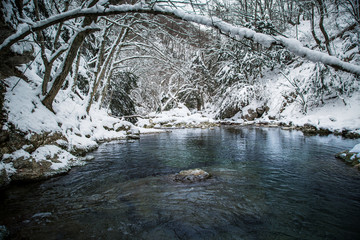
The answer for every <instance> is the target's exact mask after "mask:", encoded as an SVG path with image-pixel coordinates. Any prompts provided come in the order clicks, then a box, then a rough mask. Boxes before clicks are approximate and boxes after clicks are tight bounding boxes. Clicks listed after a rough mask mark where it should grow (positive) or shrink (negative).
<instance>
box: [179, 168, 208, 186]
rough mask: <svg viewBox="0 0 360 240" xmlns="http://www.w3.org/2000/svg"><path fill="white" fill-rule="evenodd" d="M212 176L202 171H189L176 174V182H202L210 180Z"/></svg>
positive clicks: (197, 169)
mask: <svg viewBox="0 0 360 240" xmlns="http://www.w3.org/2000/svg"><path fill="white" fill-rule="evenodd" d="M210 176H211V175H210V174H209V173H208V172H205V171H204V170H202V169H199V168H195V169H188V170H183V171H180V172H179V173H177V174H175V176H174V181H176V182H183V183H193V182H201V181H204V180H206V179H208V178H210Z"/></svg>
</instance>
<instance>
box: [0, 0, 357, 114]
mask: <svg viewBox="0 0 360 240" xmlns="http://www.w3.org/2000/svg"><path fill="white" fill-rule="evenodd" d="M112 4H114V5H120V6H121V4H135V1H132V2H128V1H96V0H93V1H75V0H74V1H70V0H69V1H56V0H54V1H43V0H35V1H11V0H8V1H3V8H2V11H4V12H3V19H2V22H3V26H4V27H3V28H5V26H6V28H7V29H9V30H8V31H7V32H6V31H4V32H6V33H7V34H8V35H10V34H11V33H12V31H11V29H13V30H19V29H20V28H25V27H26V26H27V27H30V29H31V27H32V25H35V24H36V23H37V22H41V21H43V22H45V21H47V20H48V19H50V18H51V16H55V15H59V14H61V13H63V12H71V11H72V10H74V9H77V8H81V9H87V8H88V9H89V8H91V7H93V6H95V5H99V6H100V5H101V6H103V7H105V8H109V9H111V8H110V7H109V6H111V5H112ZM142 6H144V7H146V9H148V10H149V12H151V10H152V9H154V10H156V9H155V8H154V6H159V7H169V8H171V9H179V10H181V11H184V12H191V13H194V14H196V15H200V16H206V17H209V18H210V19H212V18H213V16H214V17H216V18H219V19H221V20H223V21H225V22H227V23H230V24H232V25H234V26H238V27H243V28H247V29H252V30H254V31H256V32H257V33H264V34H266V35H268V36H283V37H284V38H288V37H295V38H299V33H298V31H299V30H298V28H299V27H300V25H301V23H302V22H305V21H308V22H310V26H311V28H310V29H309V32H311V36H312V39H305V40H306V41H305V42H302V43H303V45H304V46H306V47H307V48H309V49H312V50H316V51H320V52H324V53H327V54H328V55H330V56H336V57H337V58H339V59H341V60H343V61H344V62H356V60H357V59H358V55H359V51H354V50H355V49H358V47H359V40H358V39H359V31H358V30H359V29H358V28H359V22H360V20H359V19H360V18H359V10H360V7H359V1H357V0H344V1H323V0H310V1H300V2H299V1H292V0H289V1H283V0H265V1H249V0H244V1H242V0H236V1H208V2H205V1H142ZM141 12H142V11H140V10H135V11H132V12H130V11H129V12H126V11H125V12H124V13H121V14H114V15H111V14H109V15H107V14H106V15H104V16H101V15H102V14H101V13H99V14H98V16H96V14H94V15H89V16H85V17H81V16H79V17H73V18H72V19H69V20H67V21H58V22H56V24H54V23H51V25H49V26H46V27H41V28H39V30H37V31H31V33H30V34H28V35H27V36H24V37H21V38H22V39H21V38H20V39H19V40H18V41H16V42H14V43H13V44H12V45H11V46H9V45H8V46H6V47H5V48H3V49H2V54H3V55H4V56H6V54H8V55H11V54H16V55H25V56H24V57H23V58H22V59H21V60H24V62H21V63H22V64H25V65H26V66H24V67H23V68H22V69H21V70H18V68H16V66H11V65H10V64H14V62H10V63H9V62H6V61H5V62H3V64H5V65H6V66H5V67H3V68H6V67H10V68H12V69H13V71H12V72H15V73H17V74H18V75H22V74H23V73H24V72H25V71H26V69H27V68H29V67H33V66H35V67H36V68H37V69H36V74H37V75H38V76H39V77H41V78H42V79H43V81H42V83H41V86H39V88H41V94H40V96H39V97H40V98H41V101H42V103H43V104H44V105H45V106H46V107H47V108H48V109H49V110H51V111H54V110H53V107H52V106H53V102H54V100H55V99H56V96H57V94H58V92H59V91H63V90H65V91H72V92H73V93H74V94H76V95H77V96H78V97H79V98H80V99H83V101H84V102H86V104H83V105H84V107H85V108H86V111H87V112H89V111H90V109H91V108H94V107H95V108H105V109H108V110H109V112H110V113H111V114H113V115H117V116H123V115H131V114H135V113H140V114H145V113H149V112H152V111H163V110H166V109H170V108H171V107H173V106H176V104H177V103H184V104H185V105H186V106H187V107H189V108H190V109H196V110H199V111H200V110H204V109H206V108H208V109H212V110H213V111H216V117H220V118H224V117H232V116H233V115H234V114H235V113H237V112H239V111H241V109H242V108H243V107H245V106H247V105H249V104H250V103H251V102H252V101H253V100H260V101H261V100H264V99H263V98H264V97H266V96H264V95H265V94H264V93H263V92H262V91H263V89H264V86H263V85H262V84H263V83H262V81H261V78H263V77H264V75H266V72H268V71H272V70H274V69H277V70H279V69H280V70H281V71H283V72H286V71H287V69H289V68H290V67H292V66H291V64H294V62H296V63H301V62H303V61H304V59H302V58H301V57H299V56H296V55H295V54H296V53H295V54H294V52H293V51H291V47H290V48H289V47H288V48H286V47H284V46H283V44H278V43H276V44H272V45H271V47H266V46H264V44H263V45H261V44H259V42H256V41H254V39H251V38H247V37H245V38H241V37H239V36H236V35H234V34H233V33H231V32H226V31H224V30H223V29H217V28H216V27H215V28H214V27H208V26H204V25H201V24H196V23H192V22H190V21H182V20H181V19H179V17H176V16H175V17H174V16H171V14H163V15H162V14H159V13H158V12H155V11H154V13H155V14H151V13H150V14H148V13H141ZM344 14H346V16H349V17H348V18H346V20H344V19H342V18H341V16H343V15H344ZM327 19H328V22H327V24H326V20H327ZM333 19H339V20H338V21H339V22H338V23H337V22H335V23H334V24H339V26H338V27H337V28H336V27H334V26H332V25H330V24H329V21H332V20H333ZM342 21H346V23H344V22H342ZM195 22H197V21H196V19H195ZM345 24H347V25H346V26H345V27H344V25H345ZM290 28H291V29H294V28H295V29H296V33H295V36H287V34H288V33H287V30H289V29H290ZM2 37H3V38H4V37H5V36H4V35H3V36H2ZM339 39H340V41H342V43H341V44H342V46H341V49H340V51H339V49H338V46H335V45H334V42H335V41H337V42H338V41H339ZM3 40H4V39H3ZM300 40H301V39H300ZM3 44H4V43H3ZM9 47H10V49H11V51H12V52H15V53H7V52H6V51H8V49H9ZM305 58H306V57H305ZM3 59H5V57H3ZM8 59H10V60H9V61H11V57H10V58H8ZM30 59H31V61H26V60H30ZM16 64H18V65H19V63H16ZM9 65H10V66H9ZM329 66H330V67H329ZM338 69H339V67H338V66H335V67H331V64H325V65H324V64H321V63H318V64H316V65H315V67H314V70H313V72H312V73H311V76H308V79H299V80H297V79H289V82H290V83H291V85H292V86H293V88H294V89H293V93H292V96H293V98H296V99H297V101H299V102H300V103H301V104H302V105H303V109H302V110H303V111H304V113H306V111H307V108H308V106H309V105H311V104H313V103H316V104H318V103H319V102H320V103H324V101H325V100H326V99H327V98H333V97H335V98H339V97H340V98H341V97H344V96H347V95H350V94H352V93H353V92H354V91H355V90H357V86H358V85H357V80H358V75H356V74H352V76H350V77H347V79H344V77H343V76H342V75H341V74H343V73H342V71H337V70H338ZM350 75H351V74H350ZM20 77H21V76H20ZM24 78H25V80H26V81H31V79H26V77H24ZM299 82H303V83H299ZM300 85H301V86H300Z"/></svg>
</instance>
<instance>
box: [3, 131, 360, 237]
mask: <svg viewBox="0 0 360 240" xmlns="http://www.w3.org/2000/svg"><path fill="white" fill-rule="evenodd" d="M357 142H358V141H355V140H348V139H347V140H346V139H342V138H340V137H335V136H328V137H319V136H313V137H304V136H303V134H302V133H301V132H297V131H292V132H291V131H282V130H280V129H277V128H275V129H266V128H253V127H249V128H218V129H216V130H200V129H197V130H175V131H174V132H173V133H166V134H160V135H148V136H143V137H142V139H141V140H140V141H138V142H134V143H111V144H103V145H102V146H101V147H100V148H99V150H98V151H96V152H94V153H92V155H94V157H95V159H94V160H93V161H91V162H90V163H88V164H87V165H86V166H82V167H77V168H74V169H73V170H71V172H70V173H69V174H68V175H65V176H61V177H57V178H54V179H51V180H48V181H45V182H41V183H33V184H27V185H22V186H12V187H11V188H9V189H7V190H6V191H4V192H2V193H1V200H0V206H1V210H0V225H5V226H6V227H7V228H8V229H9V230H10V232H11V239H360V238H359V236H360V172H358V171H357V170H355V169H353V168H351V167H349V166H347V165H345V164H344V163H343V162H341V161H339V160H337V159H335V158H334V154H335V153H336V152H339V151H341V150H344V149H350V148H352V147H353V146H354V145H355V144H356V143H357ZM197 167H198V168H202V169H204V170H206V171H208V172H210V173H211V174H212V176H213V177H212V179H210V180H208V181H206V182H202V183H195V184H181V183H175V182H172V181H171V180H170V178H171V177H170V176H171V174H174V173H176V172H178V171H180V170H182V169H189V168H197Z"/></svg>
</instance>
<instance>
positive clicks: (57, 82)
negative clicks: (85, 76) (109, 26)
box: [42, 0, 99, 112]
mask: <svg viewBox="0 0 360 240" xmlns="http://www.w3.org/2000/svg"><path fill="white" fill-rule="evenodd" d="M97 2H98V0H92V1H91V2H90V3H89V7H92V6H94V5H95V4H96V3H97ZM94 20H96V17H85V18H84V20H83V24H82V27H83V28H84V29H83V30H82V31H80V32H78V33H77V34H76V36H75V37H74V38H73V41H72V42H71V46H70V48H69V50H68V52H67V54H66V57H65V59H64V61H63V63H62V65H61V72H60V73H59V74H58V75H57V76H56V77H55V79H54V83H53V85H52V87H51V89H50V91H49V92H48V94H47V95H46V96H45V98H44V99H43V100H42V103H43V104H44V105H45V107H47V108H48V109H49V110H50V111H52V112H54V110H53V107H52V104H53V101H54V99H55V97H56V95H57V94H58V92H59V91H60V89H61V86H62V85H63V83H64V81H65V79H66V77H67V75H68V74H69V72H70V70H71V67H72V65H73V62H74V59H75V58H76V56H77V53H78V50H79V48H80V46H81V45H82V43H83V41H84V40H85V37H86V36H87V35H89V34H90V33H92V32H94V31H97V30H99V29H94V28H86V27H87V26H89V25H90V24H91V23H92V22H93V21H94Z"/></svg>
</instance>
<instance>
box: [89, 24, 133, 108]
mask: <svg viewBox="0 0 360 240" xmlns="http://www.w3.org/2000/svg"><path fill="white" fill-rule="evenodd" d="M126 33H127V29H125V30H124V31H122V32H120V33H119V36H118V38H117V39H116V41H115V43H114V45H113V46H112V48H111V50H110V52H109V54H108V56H107V58H106V60H105V62H104V65H103V66H102V68H101V71H100V73H97V78H95V81H94V86H93V89H92V91H91V92H90V98H89V103H88V105H87V107H86V112H87V113H89V112H90V108H91V105H92V103H93V101H94V96H95V94H96V92H97V89H98V87H99V85H100V82H101V80H102V79H103V78H104V76H105V72H106V71H107V69H108V66H109V64H110V66H111V63H112V62H111V60H113V59H114V58H115V57H114V56H113V55H114V54H115V51H116V48H117V47H118V45H119V43H120V42H122V41H123V40H124V38H125V36H126ZM110 71H111V70H110Z"/></svg>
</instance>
